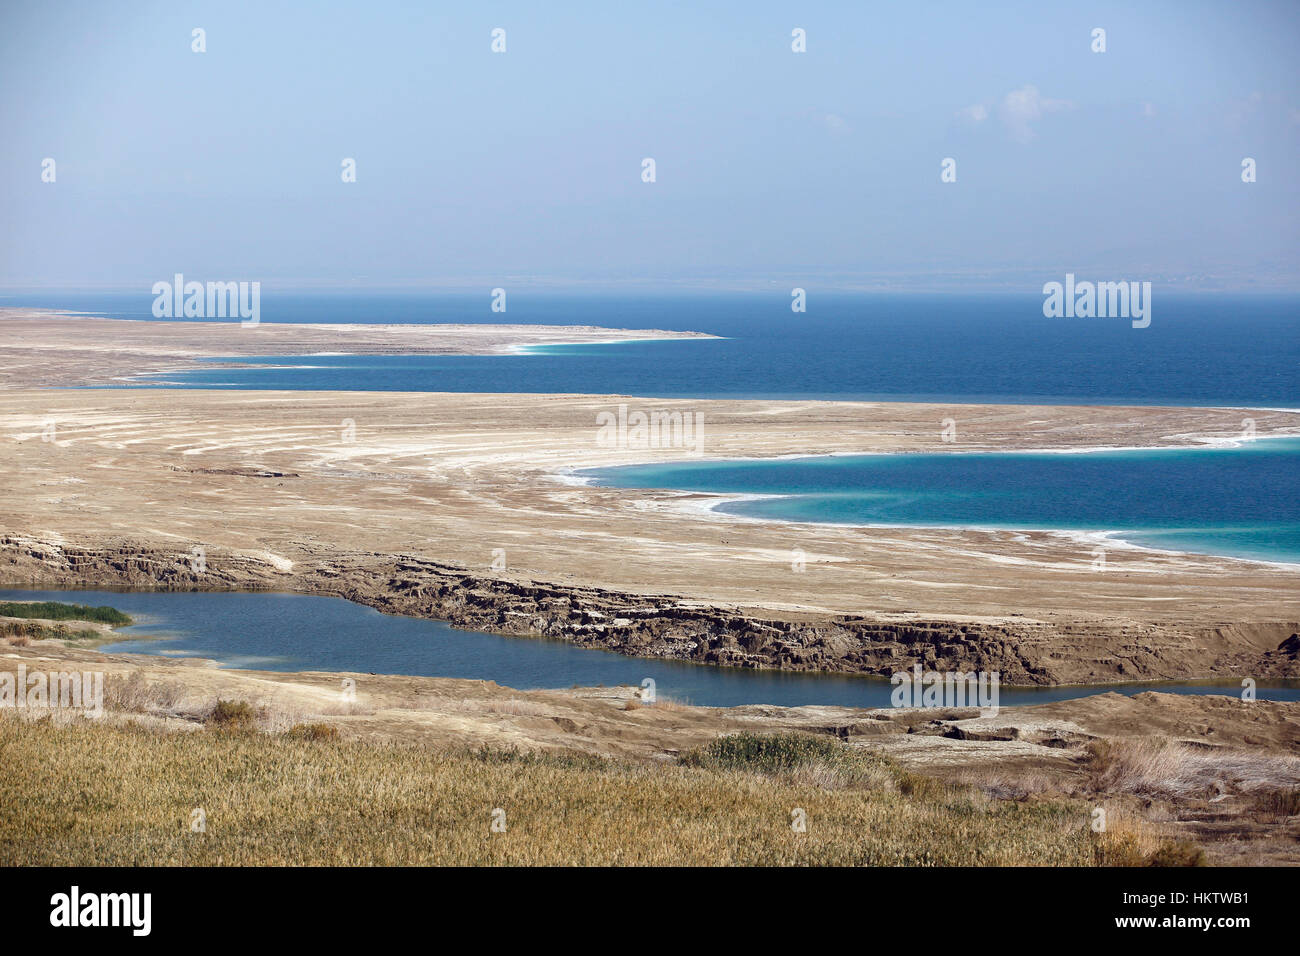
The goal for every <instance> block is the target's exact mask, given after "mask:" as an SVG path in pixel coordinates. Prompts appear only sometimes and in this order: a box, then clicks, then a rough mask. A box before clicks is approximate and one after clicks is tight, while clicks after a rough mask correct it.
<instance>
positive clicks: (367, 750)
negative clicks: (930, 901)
mask: <svg viewBox="0 0 1300 956" xmlns="http://www.w3.org/2000/svg"><path fill="white" fill-rule="evenodd" d="M832 743H833V741H832ZM837 746H839V745H837ZM845 749H846V750H857V749H859V748H856V747H851V748H850V747H846V748H845ZM0 751H2V752H3V753H4V755H5V761H6V768H7V770H6V772H5V773H4V774H0V834H3V835H4V837H3V839H0V865H5V866H7V865H92V864H93V865H98V866H106V865H130V864H140V865H145V864H189V865H216V864H218V863H220V864H221V865H226V866H231V865H259V864H260V865H288V864H298V865H312V864H329V865H364V864H393V865H403V864H405V865H438V864H443V865H456V864H459V865H470V864H473V865H490V864H497V865H527V864H533V865H560V864H567V865H713V866H717V865H765V864H768V865H839V866H862V865H906V866H910V865H957V864H966V865H977V866H982V865H987V866H996V865H1047V866H1081V865H1091V864H1092V863H1093V851H1092V847H1091V846H1090V841H1089V834H1088V827H1087V820H1088V817H1087V812H1086V808H1085V807H1084V806H1083V805H1082V804H1078V803H1070V802H1059V803H1054V804H1053V803H1047V802H1045V801H1044V802H1035V803H1028V804H1026V803H998V802H996V801H990V802H988V804H987V806H986V807H982V808H975V807H972V806H970V805H959V804H957V803H955V802H953V801H951V800H949V799H944V800H930V799H919V798H909V797H904V796H903V795H902V794H900V793H898V792H896V791H893V790H860V789H831V790H827V789H821V788H818V787H815V786H810V785H807V784H804V783H796V782H793V781H792V780H790V779H789V778H788V777H786V776H784V775H781V774H778V775H776V776H758V775H755V774H753V773H750V772H747V771H737V770H718V769H710V768H707V767H684V766H677V765H672V764H659V763H640V762H626V761H619V760H614V759H601V758H596V757H589V756H586V757H584V756H581V755H564V756H552V755H549V754H520V753H510V752H505V753H502V752H500V751H488V750H484V751H480V752H464V751H433V750H430V749H429V748H428V747H427V746H419V745H415V744H393V743H382V742H374V741H366V740H347V739H339V740H317V741H314V742H312V743H311V744H310V745H309V746H308V745H304V744H303V743H302V742H301V741H297V740H290V739H286V738H285V737H284V736H283V735H272V734H262V733H176V732H165V731H159V730H151V729H148V728H145V727H141V726H139V725H136V724H133V723H123V724H115V723H105V722H102V721H80V722H76V723H71V724H69V725H67V726H65V727H60V726H57V725H55V724H53V723H51V722H39V721H34V722H23V721H19V720H16V719H13V718H12V717H10V716H7V715H4V714H0ZM762 752H764V751H762V750H760V753H762ZM786 752H788V751H786ZM777 763H780V761H777ZM803 766H808V764H807V763H797V764H796V769H797V768H798V767H803ZM787 769H789V768H788V767H787ZM194 807H203V808H204V811H205V813H206V817H207V831H206V832H205V833H203V834H193V833H190V832H189V828H188V825H187V821H188V820H189V816H190V813H191V811H192V810H193V808H194ZM494 808H502V809H503V810H504V811H505V813H506V818H505V821H506V830H505V832H492V830H491V824H492V819H493V818H492V812H493V809H494ZM793 808H799V809H801V810H803V811H805V813H806V818H807V828H806V831H805V832H794V831H793V830H792V828H791V811H792V809H793Z"/></svg>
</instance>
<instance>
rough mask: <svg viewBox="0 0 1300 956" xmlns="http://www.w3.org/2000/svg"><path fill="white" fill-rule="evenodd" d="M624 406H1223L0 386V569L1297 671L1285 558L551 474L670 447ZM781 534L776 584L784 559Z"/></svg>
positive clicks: (1125, 670)
mask: <svg viewBox="0 0 1300 956" xmlns="http://www.w3.org/2000/svg"><path fill="white" fill-rule="evenodd" d="M0 327H3V326H2V325H0ZM623 403H626V404H628V405H629V406H630V407H631V408H632V409H643V410H646V411H651V410H667V411H672V410H676V411H682V412H692V413H696V414H700V415H702V416H703V419H704V422H705V444H704V453H705V455H706V456H708V457H745V456H772V455H788V454H793V453H808V454H813V453H828V452H871V451H885V450H890V451H907V450H925V451H963V450H965V451H970V450H977V449H1002V450H1009V449H1018V448H1069V447H1093V446H1104V445H1114V446H1157V445H1167V444H1185V443H1188V442H1190V441H1194V440H1198V439H1199V440H1230V439H1231V438H1232V437H1234V436H1235V435H1237V434H1238V433H1239V431H1240V423H1241V418H1242V412H1241V411H1240V410H1233V409H1223V410H1216V409H1171V408H1114V407H1036V406H977V405H968V406H947V405H923V404H892V403H890V404H872V403H856V402H834V403H830V402H790V401H659V400H653V401H650V400H640V399H629V398H619V397H613V396H573V395H545V396H540V395H465V394H415V393H383V394H375V393H348V392H247V391H239V392H234V391H224V392H223V391H212V392H204V391H168V390H153V389H150V390H130V391H121V390H109V391H103V390H99V391H93V390H92V391H65V390H39V389H11V390H6V391H4V392H3V393H0V448H3V451H4V454H3V455H0V530H2V531H3V532H4V534H3V550H0V562H3V563H0V580H3V581H5V582H11V583H12V582H18V581H36V582H45V583H64V584H71V583H99V584H112V583H119V584H130V585H132V586H165V587H240V586H261V587H281V588H286V589H287V588H300V589H304V590H310V591H317V592H322V593H339V594H343V595H345V596H348V597H352V598H354V599H357V600H363V601H366V602H367V603H371V604H374V605H375V606H378V607H381V608H384V609H386V610H397V611H404V612H407V613H415V614H427V615H430V616H438V617H446V618H449V619H451V620H453V621H454V622H457V623H460V624H463V625H465V626H474V627H484V628H488V629H492V630H497V631H502V632H506V633H520V634H533V633H547V634H551V635H552V636H559V637H564V638H566V639H570V640H575V641H578V642H579V643H585V644H590V645H593V646H603V647H611V648H614V649H618V650H623V651H627V652H631V653H639V654H646V655H653V656H666V657H682V658H689V659H695V660H703V661H710V662H718V663H733V664H742V665H755V664H757V665H761V666H779V667H791V668H797V669H827V670H870V671H877V672H888V671H891V670H892V669H894V668H895V667H896V666H897V665H898V663H899V662H900V658H901V659H906V658H907V657H908V656H910V655H918V656H920V657H923V658H925V659H929V660H931V661H932V662H933V663H943V662H944V661H954V660H959V659H962V658H966V659H967V661H968V662H969V660H970V659H971V658H972V657H973V658H974V659H976V660H978V661H982V662H983V663H984V664H986V665H989V666H997V667H1000V668H1001V669H1002V670H1003V673H1004V675H1005V676H1004V680H1008V681H1016V682H1024V683H1051V682H1058V681H1089V680H1098V681H1101V680H1117V679H1118V680H1124V679H1140V678H1144V677H1147V678H1154V677H1169V678H1183V677H1194V676H1211V675H1215V674H1217V675H1232V676H1237V675H1238V674H1243V673H1244V674H1246V675H1256V676H1258V675H1263V674H1271V675H1274V676H1285V675H1290V676H1296V675H1297V666H1296V659H1295V656H1294V653H1291V654H1286V653H1279V652H1277V647H1278V645H1279V643H1281V642H1282V641H1284V640H1285V639H1286V638H1287V637H1289V635H1290V634H1291V633H1292V632H1294V631H1295V630H1296V629H1297V627H1298V626H1297V624H1296V622H1297V621H1300V587H1297V585H1300V570H1298V569H1297V568H1295V567H1294V566H1285V565H1267V564H1260V563H1252V562H1244V561H1235V560H1230V559H1223V558H1215V557H1204V556H1194V555H1180V554H1167V553H1157V552H1150V551H1142V550H1126V549H1123V548H1114V547H1111V548H1109V549H1108V553H1107V566H1106V570H1104V571H1096V570H1094V569H1093V565H1092V561H1093V550H1094V548H1095V547H1096V545H1095V543H1091V542H1087V541H1078V540H1073V539H1071V538H1068V537H1064V536H1061V535H1055V534H1051V533H1045V532H1030V533H1014V532H1008V531H963V530H945V529H863V528H846V527H834V526H826V525H791V524H782V523H778V522H758V521H745V520H738V519H731V518H727V517H725V516H719V515H714V514H710V513H708V512H707V511H705V510H704V508H703V505H704V504H705V503H707V502H709V501H710V500H714V496H709V495H698V494H688V493H679V492H668V491H654V490H641V491H637V490H617V489H606V488H593V487H585V486H581V485H576V484H573V483H564V482H562V481H560V480H557V479H556V477H555V476H556V475H557V474H559V473H562V472H564V471H565V470H566V469H572V468H574V467H579V466H592V465H611V464H620V463H628V462H633V461H645V460H666V459H672V458H674V457H678V456H680V455H681V454H682V451H681V450H679V449H618V448H605V447H602V446H601V445H600V444H599V443H598V434H599V429H598V427H597V416H598V414H600V413H601V412H604V411H613V410H616V409H617V407H618V405H619V404H623ZM1251 414H1252V417H1253V418H1254V419H1255V421H1256V425H1257V429H1258V433H1259V434H1260V435H1261V436H1266V435H1269V434H1273V433H1280V432H1285V431H1291V430H1294V429H1295V427H1296V418H1297V416H1295V415H1293V414H1289V413H1285V412H1267V411H1258V412H1253V413H1251ZM945 418H954V419H956V421H957V423H958V434H959V438H960V441H959V442H956V443H951V444H949V443H944V442H942V441H941V439H940V422H941V421H942V420H943V419H945ZM349 422H351V423H352V424H353V425H354V427H355V435H354V436H353V435H352V434H350V431H349V428H348V423H349ZM51 425H52V426H53V431H52V432H51V431H50V430H49V426H51ZM46 439H52V440H46ZM195 548H201V549H203V553H204V554H205V560H206V566H205V569H204V570H203V572H202V573H196V572H194V571H193V562H192V560H191V559H190V555H191V554H192V552H193V549H195ZM498 549H499V550H498ZM795 549H799V550H801V551H803V552H804V553H805V555H806V570H805V571H804V572H803V573H796V572H795V571H794V570H792V563H791V562H792V555H793V552H794V550H795ZM494 559H496V560H498V561H499V560H500V559H504V562H505V570H493V568H492V564H493V561H494ZM652 598H653V600H652ZM693 608H697V609H700V610H699V611H698V613H697V612H696V611H694V610H692V609H693ZM844 616H850V617H855V618H859V619H861V620H860V621H858V623H852V622H850V623H849V624H847V625H846V624H843V623H842V621H840V619H841V618H843V617H844ZM862 621H866V622H867V623H866V624H864V623H862ZM747 622H748V623H747ZM791 622H793V623H791ZM868 624H869V625H870V626H868ZM823 625H824V626H823ZM877 625H879V626H877ZM973 625H977V626H976V627H974V628H973V629H972V626H973ZM768 634H770V636H771V640H769V639H768V637H766V636H765V635H768Z"/></svg>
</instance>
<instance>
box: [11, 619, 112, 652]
mask: <svg viewBox="0 0 1300 956" xmlns="http://www.w3.org/2000/svg"><path fill="white" fill-rule="evenodd" d="M0 638H3V639H4V641H5V643H7V644H9V645H10V646H11V647H30V646H31V643H32V641H34V640H36V641H45V640H51V639H53V640H58V641H76V642H85V641H96V642H98V641H102V640H104V634H103V633H102V632H100V631H97V630H95V629H94V628H87V627H83V628H72V627H69V626H68V625H67V624H57V623H45V622H43V621H22V620H18V621H0Z"/></svg>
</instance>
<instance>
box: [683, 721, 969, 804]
mask: <svg viewBox="0 0 1300 956" xmlns="http://www.w3.org/2000/svg"><path fill="white" fill-rule="evenodd" d="M678 762H679V763H680V764H682V765H683V766H687V767H703V768H707V769H711V770H730V771H737V772H742V773H755V774H761V775H763V776H769V777H780V778H782V779H784V780H787V781H789V782H791V783H796V784H804V785H810V786H815V787H820V788H822V789H828V790H833V789H839V788H843V787H857V788H862V789H879V788H890V789H897V790H900V791H902V792H903V793H905V794H907V793H909V790H911V789H915V790H917V791H918V792H919V790H920V789H922V787H923V785H922V784H921V783H920V781H919V780H916V781H914V780H912V779H911V778H912V777H913V776H914V775H913V774H908V773H907V772H906V771H902V770H898V769H897V768H895V767H894V766H893V764H892V763H891V762H890V761H888V760H886V759H885V758H884V757H882V756H880V755H878V754H876V753H874V752H873V751H869V750H866V749H864V748H861V747H850V746H848V745H847V744H843V743H840V742H839V741H838V740H834V739H832V738H831V737H827V736H823V735H814V734H804V733H798V732H790V733H782V734H751V733H739V734H730V735H728V736H725V737H719V738H718V739H717V740H714V741H712V742H711V743H709V744H707V745H706V746H704V747H700V748H698V749H696V750H689V751H687V752H686V753H684V754H682V755H681V756H680V757H679V758H678ZM924 779H925V780H927V781H929V784H932V785H933V787H932V788H929V789H926V795H927V796H934V795H938V794H939V793H940V792H941V791H944V790H946V788H945V787H944V785H943V784H941V783H939V782H938V781H936V780H931V779H930V778H924ZM926 786H928V785H926Z"/></svg>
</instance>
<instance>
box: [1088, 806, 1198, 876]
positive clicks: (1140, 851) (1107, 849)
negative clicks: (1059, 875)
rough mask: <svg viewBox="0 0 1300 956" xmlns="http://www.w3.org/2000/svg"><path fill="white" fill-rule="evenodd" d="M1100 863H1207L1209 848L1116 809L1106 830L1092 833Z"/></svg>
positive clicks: (1148, 864) (1181, 864)
mask: <svg viewBox="0 0 1300 956" xmlns="http://www.w3.org/2000/svg"><path fill="white" fill-rule="evenodd" d="M1092 849H1093V859H1094V862H1096V864H1097V865H1098V866H1124V867H1134V866H1204V865H1205V851H1204V850H1202V849H1201V848H1200V847H1199V846H1197V845H1196V844H1195V843H1192V842H1190V841H1187V840H1171V839H1169V838H1168V837H1165V836H1163V835H1162V834H1161V833H1159V832H1158V831H1157V830H1156V829H1154V828H1152V827H1151V826H1149V825H1147V824H1146V823H1145V822H1144V821H1142V820H1139V819H1137V818H1135V817H1132V816H1129V815H1127V814H1119V813H1112V814H1110V815H1109V817H1108V819H1107V822H1106V829H1105V831H1104V832H1102V833H1093V835H1092Z"/></svg>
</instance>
